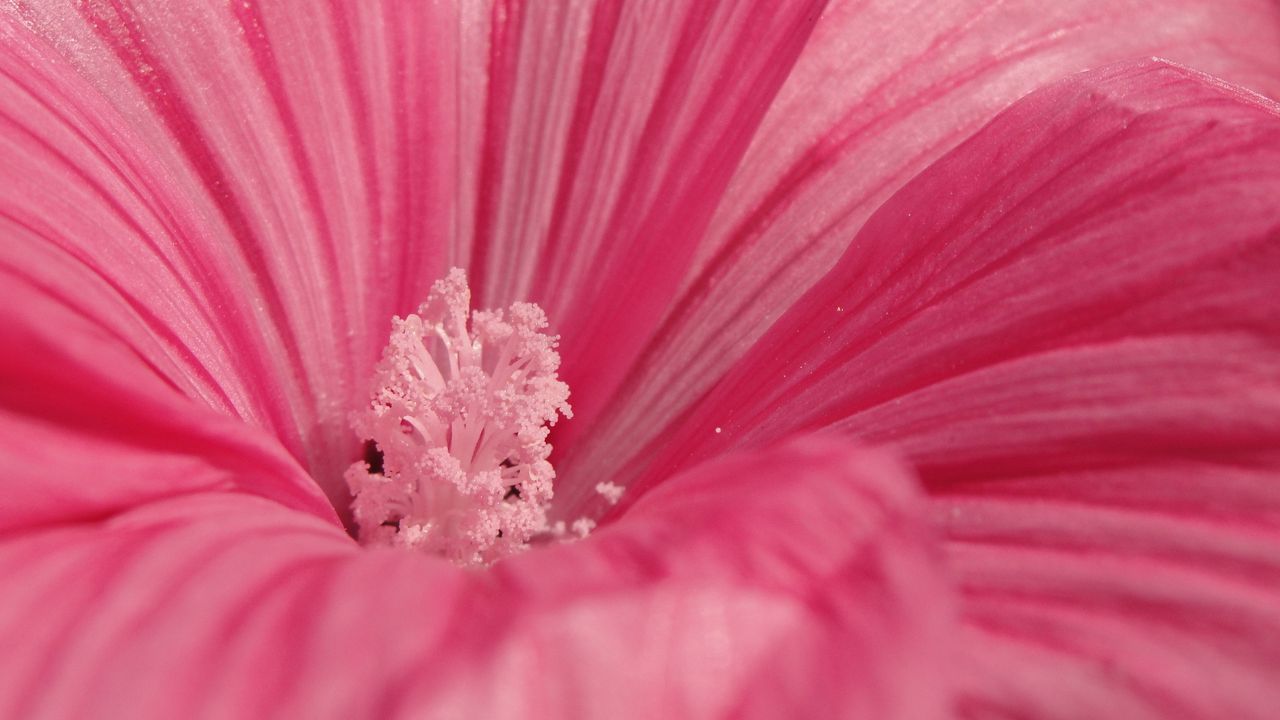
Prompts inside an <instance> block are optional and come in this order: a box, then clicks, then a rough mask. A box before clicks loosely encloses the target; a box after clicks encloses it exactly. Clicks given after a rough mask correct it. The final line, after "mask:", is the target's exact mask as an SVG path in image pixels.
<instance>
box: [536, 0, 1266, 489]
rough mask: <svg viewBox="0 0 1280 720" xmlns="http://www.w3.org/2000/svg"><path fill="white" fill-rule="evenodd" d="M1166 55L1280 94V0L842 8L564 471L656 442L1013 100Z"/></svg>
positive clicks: (821, 30) (592, 468)
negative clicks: (1109, 67)
mask: <svg viewBox="0 0 1280 720" xmlns="http://www.w3.org/2000/svg"><path fill="white" fill-rule="evenodd" d="M1153 54H1154V55H1159V56H1161V57H1167V58H1170V59H1172V60H1175V61H1177V62H1179V63H1182V64H1186V65H1189V66H1191V67H1196V68H1198V69H1201V70H1205V71H1208V72H1211V73H1213V74H1215V75H1218V76H1219V77H1222V78H1225V79H1227V80H1229V81H1232V82H1237V83H1241V84H1244V85H1245V86H1247V87H1251V88H1253V89H1256V90H1261V91H1264V92H1267V93H1269V94H1271V95H1272V96H1273V97H1280V6H1277V5H1276V4H1275V3H1274V2H1269V1H1268V0H1230V1H1229V2H1216V1H1212V0H1209V1H1206V0H1175V1H1174V2H1151V0H1069V1H1067V2H1055V3H1053V7H1052V8H1046V7H1045V5H1044V3H1042V2H1038V1H1036V0H1010V1H1006V2H999V3H990V2H980V1H978V0H961V1H959V2H947V3H936V2H898V1H884V2H879V1H878V2H852V1H849V2H836V3H833V4H832V6H831V7H829V8H828V9H827V11H826V13H825V14H824V16H823V18H822V19H821V20H820V21H819V24H818V27H817V28H816V29H815V31H814V35H813V37H812V39H811V40H810V42H809V44H808V45H807V46H806V47H805V50H804V52H803V53H802V55H801V57H800V59H799V60H798V61H797V64H796V67H795V69H794V71H793V72H792V74H791V75H790V76H789V78H788V80H787V82H786V84H785V85H784V86H783V89H782V90H781V91H780V93H779V95H778V97H777V99H776V101H775V103H774V105H773V106H772V107H771V108H770V111H769V114H768V115H767V116H766V118H765V121H764V122H763V124H762V125H761V127H760V129H759V131H758V132H757V134H756V137H755V139H754V140H753V141H752V145H751V148H750V150H749V151H748V153H747V155H746V157H745V158H744V160H743V163H742V165H741V167H740V168H739V169H738V170H737V172H736V173H735V175H734V178H733V180H732V182H731V184H730V186H729V190H728V191H727V192H726V194H725V198H726V199H725V202H723V203H722V204H721V205H720V206H719V208H718V209H717V211H716V215H715V217H714V219H713V221H712V223H711V226H710V228H709V231H708V234H707V236H706V238H705V240H704V241H703V243H702V244H701V246H700V247H699V250H698V255H697V258H696V262H695V265H694V267H693V269H692V271H691V272H690V273H689V274H688V275H687V276H686V278H685V281H684V285H683V288H682V294H681V297H680V298H679V300H677V302H676V303H674V304H673V306H672V310H671V313H670V315H669V317H668V318H667V319H666V320H665V321H664V324H663V326H662V328H661V330H660V331H659V333H658V334H657V335H656V336H655V337H654V338H653V339H652V341H651V342H650V343H649V345H648V346H647V348H646V350H645V351H644V353H643V355H642V356H641V359H640V360H639V361H638V364H637V366H636V367H635V368H634V369H633V370H632V373H631V375H629V380H628V384H627V385H626V386H625V387H624V388H623V389H622V390H621V392H620V395H619V397H618V398H617V399H616V400H615V401H614V402H613V403H611V408H612V413H611V414H610V415H609V416H608V417H606V418H604V419H603V420H602V421H600V422H598V423H597V424H596V426H595V427H593V428H592V434H591V437H589V438H585V439H584V442H582V443H579V445H578V446H577V447H575V448H574V449H573V450H574V453H575V456H574V457H573V458H567V459H565V460H564V461H563V462H562V463H560V464H559V465H558V467H560V468H561V469H562V471H564V472H566V473H574V472H578V471H579V470H580V471H581V472H583V473H584V474H586V475H591V474H593V473H595V472H598V469H599V468H600V467H601V463H602V462H607V460H606V458H609V457H616V456H617V454H618V449H619V447H621V446H628V447H637V446H639V445H641V444H643V442H645V441H647V440H650V439H651V438H653V437H656V435H657V434H658V433H659V432H660V431H661V428H662V427H663V426H664V424H665V423H666V422H667V421H668V420H669V419H671V418H673V417H675V416H676V415H678V414H679V413H680V412H683V411H684V410H686V409H687V408H688V407H689V406H690V404H691V403H692V402H693V400H694V399H695V398H697V397H698V396H699V395H700V394H701V393H702V392H704V391H705V390H706V389H708V388H709V387H711V386H712V385H713V384H714V383H715V382H716V381H718V380H719V379H720V378H721V377H722V376H723V374H724V373H725V372H726V371H727V370H728V368H730V367H731V366H732V365H733V363H734V362H735V361H736V360H737V359H738V358H740V357H741V356H742V355H743V354H744V353H745V352H746V351H747V349H748V348H749V347H750V346H751V344H752V343H753V342H754V341H755V340H756V339H757V338H759V337H760V336H761V335H762V334H763V333H764V332H765V330H766V329H767V328H768V327H769V325H770V324H771V323H772V322H773V321H774V320H775V319H776V318H778V317H779V316H780V315H781V314H782V313H783V312H784V311H785V310H786V309H787V307H789V306H790V305H791V304H792V303H793V302H795V300H796V299H798V298H799V297H800V295H802V294H803V293H804V291H805V290H806V289H808V288H809V287H810V286H811V285H813V284H814V282H815V281H816V280H817V279H818V278H819V277H821V276H822V274H823V273H825V272H826V271H827V270H828V269H829V268H830V267H831V266H832V265H833V264H834V262H835V261H836V259H837V258H839V256H840V254H841V253H842V252H843V251H844V250H845V248H846V247H848V244H849V241H850V240H851V239H852V238H853V237H854V236H855V235H856V234H857V232H858V230H859V228H861V227H862V225H863V224H864V223H865V222H866V220H867V218H868V217H869V216H870V215H871V213H873V212H874V211H875V210H876V208H878V207H879V206H880V205H881V204H882V203H883V202H884V201H885V200H887V199H888V198H889V197H890V196H891V195H892V194H893V193H894V192H895V191H897V190H898V189H899V188H901V187H902V186H903V185H904V184H905V183H906V182H907V181H908V180H910V179H911V178H912V177H913V176H915V175H916V174H917V173H918V172H920V171H921V170H922V169H923V168H925V167H927V166H928V164H929V163H931V162H933V161H934V160H936V159H937V158H938V157H940V156H941V155H942V154H944V153H945V152H947V151H948V150H949V149H951V148H952V147H954V146H955V145H956V144H958V143H959V142H961V141H962V140H963V139H965V138H967V137H968V136H969V135H971V134H972V133H973V132H974V131H976V130H977V129H978V128H980V127H981V126H982V125H983V124H985V123H986V122H987V121H988V120H989V119H990V118H991V117H992V116H993V115H994V114H995V113H996V112H998V111H1000V110H1002V109H1003V108H1004V107H1006V106H1007V105H1008V104H1009V103H1010V102H1012V101H1014V100H1016V99H1017V98H1019V97H1021V96H1023V95H1025V94H1026V93H1028V92H1030V91H1032V90H1034V89H1036V88H1038V87H1040V86H1043V85H1044V84H1045V83H1046V82H1051V81H1054V80H1057V79H1058V78H1061V77H1064V76H1065V75H1067V74H1069V73H1072V72H1076V71H1079V70H1084V69H1086V68H1090V67H1099V66H1102V65H1105V64H1107V63H1111V62H1115V61H1120V60H1129V59H1136V58H1141V57H1145V56H1149V55H1153ZM569 340H571V339H567V341H569ZM624 454H626V453H625V452H624Z"/></svg>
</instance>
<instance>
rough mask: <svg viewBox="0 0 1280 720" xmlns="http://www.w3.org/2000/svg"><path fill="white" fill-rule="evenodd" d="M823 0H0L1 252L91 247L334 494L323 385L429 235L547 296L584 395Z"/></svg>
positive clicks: (439, 245)
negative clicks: (11, 155) (4, 216)
mask: <svg viewBox="0 0 1280 720" xmlns="http://www.w3.org/2000/svg"><path fill="white" fill-rule="evenodd" d="M822 5H823V0H804V1H803V2H793V3H781V4H780V3H773V2H765V1H764V0H725V1H724V2H718V3H710V2H695V1H694V0H667V1H665V2H661V3H656V4H648V5H634V4H630V5H628V4H624V3H622V2H619V1H617V0H606V1H602V2H597V3H579V4H569V5H566V4H563V3H516V2H505V1H504V2H495V3H483V4H470V5H467V4H463V5H462V6H461V7H460V6H459V5H458V4H455V3H409V4H405V3H391V2H383V3H355V4H344V3H328V4H322V5H320V6H313V5H312V4H305V7H304V6H303V5H300V4H297V3H291V2H283V1H281V2H265V3H248V4H245V3H225V2H220V1H213V0H209V1H207V2H193V3H170V2H166V1H163V0H132V1H127V2H102V3H56V2H37V3H21V4H10V5H7V6H6V7H5V10H4V11H3V13H0V33H3V37H4V38H5V48H4V50H3V57H2V58H0V63H3V65H2V66H0V70H3V73H2V74H3V76H4V79H3V80H0V82H3V83H8V86H7V88H5V89H3V90H0V92H3V93H4V98H5V108H6V114H7V115H8V116H9V121H10V123H11V127H10V128H9V129H8V130H7V131H6V132H7V135H6V138H7V140H8V141H9V142H10V143H14V144H16V145H17V146H18V147H17V153H16V154H17V156H18V157H19V159H20V160H21V162H18V163H15V164H13V165H10V166H8V167H6V168H5V169H4V170H0V186H2V187H6V188H7V189H6V192H5V193H4V197H2V198H0V202H4V203H7V205H8V208H9V209H6V210H4V211H5V212H7V213H8V214H9V215H10V216H11V217H14V218H16V221H17V222H18V223H19V224H21V225H23V226H24V227H25V228H26V229H25V230H24V231H23V233H22V235H24V237H23V240H22V242H21V244H20V245H18V246H17V247H16V248H15V255H14V256H13V257H11V258H9V259H10V261H11V262H12V263H13V264H14V267H15V268H16V271H17V272H19V273H22V274H27V273H31V272H34V271H33V270H32V269H31V266H32V265H33V264H37V263H39V262H42V261H43V259H44V258H45V257H47V256H49V255H54V256H58V257H64V256H65V257H66V258H68V259H69V260H72V261H73V262H75V263H79V264H83V265H86V266H87V269H88V270H89V271H90V272H91V273H93V274H96V275H98V276H100V282H102V283H104V284H105V285H106V286H108V287H109V288H110V290H109V291H107V292H109V293H110V294H113V295H119V296H120V297H119V299H120V300H122V301H124V302H125V303H127V304H128V305H131V306H132V308H131V310H130V311H129V313H128V314H130V315H136V316H140V317H136V318H133V319H132V320H131V322H135V323H138V324H140V325H141V326H142V327H141V328H139V329H140V331H141V332H143V333H145V334H148V335H151V336H157V337H160V338H163V343H164V344H165V345H166V346H167V347H165V348H163V349H162V352H163V353H164V354H166V355H169V356H180V357H178V358H176V359H175V358H168V359H169V360H173V361H174V362H176V363H177V367H172V368H171V367H168V366H167V364H166V366H165V367H164V370H165V373H166V375H169V376H173V375H178V376H181V377H180V378H179V379H181V380H182V381H183V384H184V390H186V391H188V392H190V393H192V394H196V395H198V396H200V397H201V399H202V400H205V401H207V402H209V403H210V404H212V405H214V406H215V407H219V408H220V409H224V410H230V411H232V412H234V413H235V414H237V415H239V416H240V417H242V418H244V419H246V420H249V421H251V422H253V423H255V424H258V425H261V426H263V427H266V428H267V429H269V430H270V431H271V432H272V433H273V434H275V435H276V437H278V438H279V439H280V440H281V442H283V443H284V444H285V446H286V447H287V448H289V450H290V452H292V453H293V454H294V455H295V456H297V457H298V458H299V459H300V460H301V461H302V462H303V463H304V464H305V466H306V467H307V468H308V470H309V471H310V472H311V473H312V474H313V475H314V476H315V477H316V479H317V481H318V482H319V483H320V484H321V485H322V486H323V487H325V488H326V490H327V491H328V492H329V495H330V496H331V498H332V500H333V501H334V503H335V504H336V505H337V506H339V507H345V492H346V491H345V487H343V486H342V484H341V480H340V474H341V470H342V469H343V468H344V467H345V466H346V465H347V464H348V463H349V462H350V461H351V460H352V459H353V458H354V456H355V455H356V454H357V453H358V447H357V446H356V444H355V438H354V437H353V436H352V435H351V433H350V431H349V429H348V427H347V422H346V416H347V413H348V412H349V411H350V409H351V408H352V407H354V405H355V402H354V398H356V397H358V396H360V395H361V394H362V393H363V392H365V390H366V388H365V386H364V383H365V382H366V381H367V375H368V369H369V365H370V363H371V361H372V360H373V359H374V358H375V357H376V354H377V351H378V348H379V347H380V345H381V343H382V342H383V340H384V339H385V333H386V331H387V323H388V321H389V318H390V316H391V315H392V313H394V312H401V313H403V312H406V311H408V310H411V309H412V308H413V307H414V306H415V305H416V303H417V302H419V301H420V300H422V299H423V297H424V295H425V292H426V288H427V286H428V285H429V284H430V283H431V282H432V281H433V280H435V279H436V278H437V277H438V276H439V275H440V274H441V271H442V269H443V268H444V267H445V266H446V265H445V263H447V262H451V263H455V264H460V265H464V266H470V270H471V274H472V281H473V284H474V285H476V286H477V289H478V290H479V291H480V292H479V293H478V294H479V296H480V298H481V300H482V305H487V306H497V305H504V304H506V303H507V302H509V301H510V300H512V299H522V300H536V301H539V302H541V303H542V304H543V305H544V306H545V307H546V309H547V310H548V311H549V312H550V314H551V317H552V319H553V320H554V321H555V322H556V324H557V325H558V326H559V329H560V330H562V331H563V332H564V334H565V335H566V336H568V337H572V338H573V342H572V343H566V345H565V353H564V354H565V359H566V368H565V371H564V374H565V376H566V377H567V378H568V380H569V381H570V383H571V385H572V386H573V387H574V390H575V400H576V402H575V405H576V406H577V409H578V414H579V417H582V418H583V421H582V424H584V425H587V424H589V423H590V418H591V417H592V416H593V415H594V414H595V413H596V412H597V411H598V409H599V408H600V407H601V406H602V405H603V403H604V402H606V401H607V399H608V396H609V394H610V392H611V389H612V388H613V387H614V386H615V385H616V384H617V383H618V382H619V381H620V379H621V377H622V375H623V373H624V372H625V371H626V366H627V365H628V364H629V363H630V361H631V359H632V358H633V356H634V355H635V353H636V351H637V350H638V348H639V346H640V344H641V343H643V342H644V339H645V338H646V337H647V335H648V334H649V331H650V330H651V329H652V328H653V326H654V325H655V324H656V322H657V321H658V318H659V316H660V315H661V313H662V312H663V311H664V309H665V308H666V306H667V304H668V302H669V301H670V298H671V294H672V293H673V291H674V288H675V287H676V285H677V283H678V282H679V281H680V276H681V273H682V272H683V271H684V269H685V268H686V266H687V264H688V261H689V259H690V258H691V256H692V254H693V252H694V251H695V249H696V239H697V238H698V237H700V236H701V234H702V231H703V229H704V228H705V227H706V225H707V222H708V221H709V219H710V216H711V213H712V211H713V210H714V208H715V206H716V204H717V203H718V202H719V200H720V197H721V194H722V192H723V190H724V187H725V185H726V184H727V182H728V180H729V176H730V174H731V173H732V172H733V170H734V168H735V167H736V166H737V164H738V162H739V160H740V159H741V156H742V153H743V152H744V151H745V149H746V145H747V143H748V142H749V140H750V138H751V136H752V133H753V131H754V129H755V127H756V125H757V124H758V123H759V121H760V119H761V117H762V116H763V114H764V112H765V111H766V109H767V107H768V105H769V103H770V102H771V100H772V98H773V96H774V94H775V92H776V91H777V89H778V87H779V86H780V85H781V83H782V81H783V80H784V78H785V77H786V75H787V72H788V71H789V69H790V67H791V64H792V62H793V61H794V59H795V57H796V56H797V55H798V53H799V52H800V49H801V47H802V46H803V44H804V42H805V40H806V39H807V38H808V34H809V31H810V30H811V29H812V27H813V25H814V23H815V22H816V20H817V17H818V14H819V11H820V9H821V7H822ZM15 187H16V188H17V189H16V190H14V189H13V188H15ZM73 204H77V205H79V206H80V207H78V212H77V213H75V217H72V218H70V219H65V220H64V219H62V216H64V215H65V214H66V210H67V208H68V207H69V206H72V205H73ZM32 218H40V219H41V220H42V222H39V223H38V222H35V221H34V220H33V219H32ZM51 282H56V283H58V284H59V286H61V287H67V288H68V290H67V292H68V293H69V292H70V289H69V288H70V287H72V286H74V285H75V284H76V283H75V282H73V281H72V280H71V279H70V276H69V275H67V276H60V278H59V279H57V280H54V281H51ZM619 328H625V332H620V331H619ZM153 350H154V348H147V349H146V352H147V354H148V358H149V359H151V360H153V361H155V362H159V361H158V360H157V358H156V357H154V356H155V354H156V353H155V352H153ZM171 379H173V378H172V377H171ZM188 381H190V382H193V383H195V386H194V387H186V386H185V383H186V382H188Z"/></svg>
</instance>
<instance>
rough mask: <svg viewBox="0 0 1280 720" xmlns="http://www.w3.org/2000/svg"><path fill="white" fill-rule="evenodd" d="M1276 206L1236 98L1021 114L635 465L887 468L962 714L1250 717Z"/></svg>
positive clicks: (1266, 510)
mask: <svg viewBox="0 0 1280 720" xmlns="http://www.w3.org/2000/svg"><path fill="white" fill-rule="evenodd" d="M1278 196H1280V112H1278V111H1277V108H1276V106H1275V105H1274V104H1272V103H1270V102H1268V101H1264V100H1262V99H1261V98H1258V97H1255V96H1250V95H1248V94H1245V93H1242V92H1240V91H1238V90H1235V89H1232V88H1229V87H1225V86H1223V85H1221V84H1219V83H1216V82H1214V81H1212V80H1210V79H1208V78H1205V77H1203V76H1200V75H1197V74H1195V73H1192V72H1190V71H1187V70H1184V69H1181V68H1178V67H1175V66H1170V65H1168V64H1165V63H1158V62H1148V63H1142V64H1138V65H1128V66H1122V67H1116V68H1110V69H1105V70H1101V71H1096V72H1092V73H1088V74H1084V75H1081V76H1077V77H1074V78H1072V79H1070V80H1069V81H1067V82H1065V83H1062V84H1059V85H1057V86H1054V87H1052V88H1050V89H1047V90H1045V91H1042V92H1039V93H1036V94H1035V95H1033V96H1031V97H1030V98H1028V99H1027V100H1025V101H1023V102H1021V103H1019V104H1017V105H1016V106H1014V107H1013V108H1012V109H1011V110H1010V111H1008V112H1007V113H1005V114H1003V115H1001V116H1000V117H999V118H997V119H996V120H995V121H994V122H992V123H991V124H990V125H988V126H987V127H986V128H984V129H983V131H982V132H980V133H979V134H978V135H976V136H975V137H974V138H973V139H972V140H970V141H969V142H967V143H965V144H964V145H962V146H961V147H960V148H959V149H957V150H956V151H955V152H954V153H952V154H950V155H948V156H947V157H946V158H944V159H943V160H941V161H940V162H938V163H937V164H935V165H934V166H933V167H931V168H930V169H929V170H927V171H926V172H925V173H923V174H922V175H920V176H919V177H918V178H917V179H916V180H915V181H913V182H912V183H911V184H910V185H908V186H907V187H906V188H904V189H903V191H901V192H900V193H898V194H897V195H896V196H895V197H894V198H893V200H891V201H890V202H889V203H888V204H887V205H886V206H885V207H884V208H883V209H882V210H881V211H880V212H879V213H877V214H876V216H874V217H873V218H872V219H871V220H870V221H869V222H868V224H867V226H866V228H865V229H864V230H863V231H862V232H861V233H860V234H859V236H858V237H857V238H856V239H855V241H854V243H853V246H852V249H851V250H850V252H849V253H847V254H846V255H845V256H844V257H843V258H842V259H841V261H840V263H839V264H838V265H837V266H836V268H835V269H834V270H833V271H832V272H831V273H830V274H829V275H828V276H827V277H826V278H824V279H823V281H822V282H821V283H820V284H819V285H818V286H816V287H815V288H814V289H813V290H812V291H810V292H809V293H808V294H807V295H806V296H805V297H804V298H803V299H802V300H801V301H800V303H799V304H797V306H796V307H794V308H793V309H792V310H791V311H790V312H789V313H788V314H787V315H785V316H784V317H783V318H782V319H781V320H780V321H779V323H778V324H777V325H776V326H775V327H773V328H772V329H771V330H770V331H769V333H768V334H767V335H766V336H765V337H764V338H763V339H762V341H761V342H760V344H759V345H757V346H756V347H755V348H753V349H752V352H751V353H750V354H749V355H748V356H747V358H746V359H745V361H744V362H743V363H742V364H741V365H740V366H739V367H738V368H736V369H735V371H734V372H733V374H732V375H731V376H730V377H729V378H728V379H727V380H726V382H725V383H724V384H722V385H721V386H718V387H717V388H716V389H715V390H714V391H713V393H712V394H711V395H710V396H709V397H707V398H706V399H704V401H703V403H702V404H701V405H700V406H699V409H698V410H697V411H696V412H694V413H693V414H691V416H690V417H689V418H688V421H687V422H686V424H685V425H684V426H683V429H682V430H680V431H679V432H678V433H676V434H675V435H674V436H673V437H676V438H682V440H681V441H680V442H675V443H672V445H673V447H671V448H670V450H669V453H668V454H667V455H666V456H665V457H666V458H667V459H666V460H662V459H658V460H655V463H658V464H659V465H671V464H678V463H682V462H688V461H689V459H690V458H696V457H699V456H702V455H704V454H711V453H715V452H719V451H720V450H721V449H722V448H724V447H726V446H731V445H739V446H741V445H751V444H757V443H763V442H768V441H769V439H770V438H772V437H778V436H780V435H783V434H787V433H791V432H794V431H796V430H797V429H802V428H805V429H812V428H817V427H826V428H831V429H837V430H840V431H842V432H845V433H849V434H852V435H855V436H857V437H859V438H860V439H862V440H864V441H874V442H879V443H889V444H893V445H896V446H897V447H898V449H900V450H901V451H902V452H904V453H905V454H906V455H907V457H908V458H910V459H911V460H912V461H913V462H914V463H915V464H916V466H917V467H918V468H919V471H920V472H921V475H922V478H923V480H924V482H925V483H926V487H927V488H928V489H929V490H930V492H931V494H933V496H934V509H935V515H936V519H937V522H938V523H939V525H940V526H941V527H942V528H943V529H944V530H945V531H946V532H947V534H948V539H949V543H948V552H949V555H950V557H951V561H952V568H953V570H954V572H955V573H956V574H957V577H958V580H959V582H960V584H961V588H962V590H963V592H964V606H963V613H964V616H965V621H966V625H967V632H968V642H967V643H966V652H967V655H968V659H967V660H966V661H965V662H964V663H963V664H962V667H963V668H964V669H965V671H966V678H965V688H964V692H963V695H962V699H963V701H962V705H961V707H962V709H963V710H964V711H965V712H964V714H965V715H966V716H971V717H989V716H993V715H994V716H1001V717H1003V716H1013V717H1037V718H1040V717H1044V718H1076V717H1115V718H1126V719H1128V718H1146V717H1150V718H1182V717H1188V718H1191V717H1195V718H1213V717H1242V718H1259V719H1261V718H1266V717H1269V716H1270V714H1271V712H1272V709H1273V708H1275V707H1280V686H1277V685H1276V684H1275V682H1274V671H1275V668H1276V667H1278V666H1280V646H1277V645H1276V644H1275V643H1274V642H1273V641H1272V639H1273V638H1275V637H1277V636H1280V598H1278V597H1277V593H1276V588H1277V587H1280V522H1278V521H1277V518H1280V452H1277V448H1280V345H1277V343H1276V338H1277V337H1280V314H1277V312H1276V304H1275V289H1276V278H1277V277H1280V211H1277V208H1276V205H1275V198H1276V197H1278ZM715 427H720V428H721V429H722V431H721V432H720V433H718V434H717V433H716V432H715V431H714V428H715ZM657 476H658V475H651V476H650V477H657ZM641 486H643V483H642V484H641ZM637 489H638V488H637V487H636V486H633V487H632V488H631V490H629V492H636V491H637Z"/></svg>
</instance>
